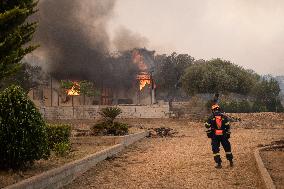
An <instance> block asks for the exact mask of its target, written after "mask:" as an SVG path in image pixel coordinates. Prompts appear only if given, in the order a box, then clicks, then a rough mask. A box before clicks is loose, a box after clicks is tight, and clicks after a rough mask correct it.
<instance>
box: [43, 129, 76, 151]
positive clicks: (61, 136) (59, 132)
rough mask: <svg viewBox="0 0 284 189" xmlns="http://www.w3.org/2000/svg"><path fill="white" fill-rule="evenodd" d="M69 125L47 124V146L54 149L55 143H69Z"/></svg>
mask: <svg viewBox="0 0 284 189" xmlns="http://www.w3.org/2000/svg"><path fill="white" fill-rule="evenodd" d="M70 135H71V126H70V125H66V124H48V125H47V136H48V146H49V148H50V149H52V150H53V149H54V146H55V145H56V144H60V143H67V144H69V143H70Z"/></svg>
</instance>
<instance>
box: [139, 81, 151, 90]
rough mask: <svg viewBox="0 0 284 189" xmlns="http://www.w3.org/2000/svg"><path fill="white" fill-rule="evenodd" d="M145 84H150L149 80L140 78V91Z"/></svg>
mask: <svg viewBox="0 0 284 189" xmlns="http://www.w3.org/2000/svg"><path fill="white" fill-rule="evenodd" d="M146 84H148V85H150V84H151V81H150V80H140V86H139V87H140V91H141V90H142V89H143V88H144V87H145V86H146Z"/></svg>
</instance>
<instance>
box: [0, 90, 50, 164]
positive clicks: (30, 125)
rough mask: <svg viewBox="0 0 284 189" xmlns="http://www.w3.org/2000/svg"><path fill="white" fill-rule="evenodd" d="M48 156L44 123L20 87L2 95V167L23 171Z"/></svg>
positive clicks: (0, 136) (0, 143)
mask: <svg viewBox="0 0 284 189" xmlns="http://www.w3.org/2000/svg"><path fill="white" fill-rule="evenodd" d="M48 155H49V148H48V140H47V133H46V125H45V122H44V120H43V118H42V116H41V114H40V113H39V111H38V110H37V108H36V107H35V105H34V103H33V102H32V101H31V100H29V99H28V97H27V94H26V93H25V92H24V91H23V89H22V88H21V87H19V86H14V85H13V86H10V87H8V88H7V89H5V90H4V91H3V92H2V93H0V167H2V168H13V169H18V168H22V167H24V166H26V165H28V164H32V163H33V162H34V161H35V160H39V159H41V158H45V157H47V156H48Z"/></svg>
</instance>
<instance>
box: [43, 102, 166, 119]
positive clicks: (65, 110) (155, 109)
mask: <svg viewBox="0 0 284 189" xmlns="http://www.w3.org/2000/svg"><path fill="white" fill-rule="evenodd" d="M105 107H106V106H74V107H41V108H40V112H41V113H42V115H43V116H44V118H45V119H47V120H57V119H59V120H67V119H96V118H99V117H100V114H99V111H100V110H101V109H102V108H105ZM116 107H119V108H121V110H122V114H121V115H119V118H169V114H170V110H169V105H168V104H166V105H156V104H155V105H143V106H142V105H141V106H139V105H119V106H116Z"/></svg>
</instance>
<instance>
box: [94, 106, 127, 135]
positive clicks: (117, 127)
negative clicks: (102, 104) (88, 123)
mask: <svg viewBox="0 0 284 189" xmlns="http://www.w3.org/2000/svg"><path fill="white" fill-rule="evenodd" d="M121 112H122V111H121V109H120V108H117V107H107V108H103V109H102V110H101V112H100V114H101V115H102V116H103V118H104V121H102V122H100V123H97V124H95V125H94V126H93V127H92V131H93V134H94V135H125V134H127V133H128V125H127V124H125V123H119V122H114V119H115V118H116V117H117V116H118V115H119V114H121Z"/></svg>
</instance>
